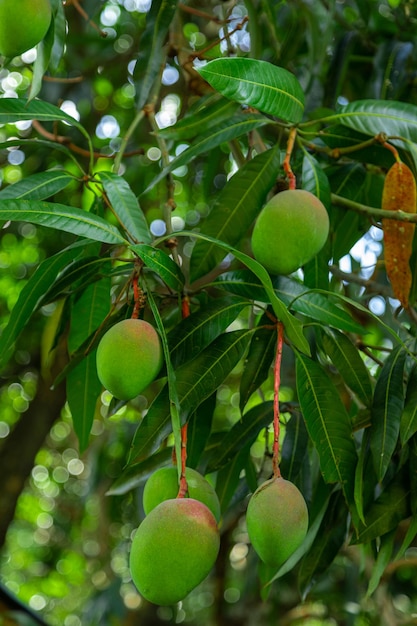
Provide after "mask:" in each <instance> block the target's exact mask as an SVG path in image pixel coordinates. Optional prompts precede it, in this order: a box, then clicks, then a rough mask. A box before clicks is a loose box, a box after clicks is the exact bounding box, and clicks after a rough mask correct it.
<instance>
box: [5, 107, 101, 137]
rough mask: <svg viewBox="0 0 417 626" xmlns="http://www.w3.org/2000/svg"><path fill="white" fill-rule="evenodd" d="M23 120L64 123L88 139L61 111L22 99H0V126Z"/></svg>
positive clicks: (73, 120)
mask: <svg viewBox="0 0 417 626" xmlns="http://www.w3.org/2000/svg"><path fill="white" fill-rule="evenodd" d="M25 120H39V121H40V122H66V123H67V124H69V125H70V126H75V127H76V128H78V130H79V131H80V132H81V133H82V134H83V135H84V136H85V137H89V135H88V133H87V131H86V130H85V129H84V127H83V126H82V125H81V124H80V123H79V122H77V120H76V119H75V118H74V117H71V115H68V114H67V113H64V111H62V110H61V109H59V108H58V107H56V106H54V105H53V104H49V102H43V101H42V100H31V101H30V102H28V101H27V100H25V99H24V98H1V102H0V124H14V123H16V122H22V121H25Z"/></svg>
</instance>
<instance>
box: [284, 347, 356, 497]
mask: <svg viewBox="0 0 417 626" xmlns="http://www.w3.org/2000/svg"><path fill="white" fill-rule="evenodd" d="M296 377H297V394H298V398H299V402H300V406H301V410H302V413H303V417H304V420H305V422H306V426H307V430H308V433H309V435H310V439H311V440H312V441H313V443H314V445H315V447H316V450H317V453H318V456H319V460H320V469H321V473H322V475H323V478H324V480H325V481H326V482H328V483H336V482H337V483H340V485H341V487H342V489H343V491H344V493H345V496H346V500H347V502H348V504H349V503H350V502H351V497H352V495H353V480H354V472H355V466H356V462H357V455H356V451H355V444H354V442H353V437H352V427H351V423H350V420H349V416H348V414H347V411H346V409H345V407H344V405H343V403H342V401H341V399H340V396H339V394H338V393H337V390H336V388H335V387H334V385H333V383H332V381H331V379H330V378H329V376H328V375H327V374H326V372H325V371H324V370H323V369H322V367H321V366H320V365H319V364H318V363H317V362H315V361H312V360H311V359H309V358H308V357H305V356H304V355H300V354H299V355H297V363H296Z"/></svg>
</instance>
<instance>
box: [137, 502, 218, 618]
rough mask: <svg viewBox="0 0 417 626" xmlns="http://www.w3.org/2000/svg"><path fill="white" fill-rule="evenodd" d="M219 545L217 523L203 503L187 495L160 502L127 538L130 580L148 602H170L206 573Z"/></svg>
mask: <svg viewBox="0 0 417 626" xmlns="http://www.w3.org/2000/svg"><path fill="white" fill-rule="evenodd" d="M219 547H220V535H219V531H218V528H217V523H216V520H215V518H214V515H213V514H212V513H211V511H210V510H209V509H208V508H207V507H206V506H205V504H203V503H202V502H199V501H198V500H194V499H193V498H176V499H171V500H165V501H164V502H161V504H159V505H158V506H157V507H155V508H154V509H153V510H152V511H151V512H150V513H149V515H147V516H146V517H145V519H144V520H143V522H142V523H141V524H140V526H139V528H138V529H137V531H136V534H135V536H134V537H133V542H132V547H131V551H130V558H129V566H130V573H131V576H132V580H133V582H134V584H135V586H136V588H137V590H138V591H139V593H140V594H141V595H142V596H143V597H144V598H145V599H146V600H148V601H149V602H152V603H153V604H159V605H161V606H170V605H173V604H176V603H177V602H180V601H181V600H183V599H184V598H185V597H186V596H187V595H188V594H189V593H190V591H192V590H193V589H194V588H195V587H197V585H199V584H200V583H201V582H202V581H203V580H204V579H205V578H206V576H207V575H208V574H209V573H210V570H211V569H212V567H213V565H214V563H215V562H216V559H217V555H218V552H219Z"/></svg>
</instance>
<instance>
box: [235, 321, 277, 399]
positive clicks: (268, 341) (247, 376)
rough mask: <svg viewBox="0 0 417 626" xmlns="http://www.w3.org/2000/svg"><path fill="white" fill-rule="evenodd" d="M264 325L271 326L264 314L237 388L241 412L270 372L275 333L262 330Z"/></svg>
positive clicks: (270, 329) (275, 339)
mask: <svg viewBox="0 0 417 626" xmlns="http://www.w3.org/2000/svg"><path fill="white" fill-rule="evenodd" d="M265 324H269V326H270V325H271V319H270V318H269V317H268V316H267V315H266V314H265V315H264V316H262V318H261V320H260V322H259V324H258V329H257V330H256V332H255V334H254V335H253V337H252V340H251V343H250V346H249V351H248V354H247V357H246V359H245V366H244V369H243V372H242V376H241V379H240V387H239V396H240V397H239V407H240V410H241V411H243V409H244V408H245V405H246V403H247V401H248V400H249V398H250V397H251V395H252V394H253V393H254V392H255V391H256V390H257V389H259V387H260V386H261V385H262V383H263V382H264V381H265V380H266V379H267V378H268V376H269V374H270V371H271V363H272V361H273V360H274V356H275V351H276V343H277V333H276V330H275V329H272V328H262V326H263V325H265Z"/></svg>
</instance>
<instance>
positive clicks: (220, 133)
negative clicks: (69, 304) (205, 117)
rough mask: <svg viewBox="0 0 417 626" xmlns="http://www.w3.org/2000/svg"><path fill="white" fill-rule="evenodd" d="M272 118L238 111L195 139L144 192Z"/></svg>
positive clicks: (263, 124)
mask: <svg viewBox="0 0 417 626" xmlns="http://www.w3.org/2000/svg"><path fill="white" fill-rule="evenodd" d="M270 123H271V120H268V119H267V118H266V117H264V116H263V115H258V114H256V113H237V114H236V115H233V116H232V117H230V118H229V119H228V120H226V121H223V122H221V123H220V124H218V125H216V126H215V127H214V128H213V127H212V128H210V130H209V131H208V132H207V133H205V134H202V135H199V136H198V138H196V139H195V141H193V142H192V144H191V145H190V147H189V148H187V149H186V150H184V151H183V152H181V153H180V154H179V155H178V156H176V157H175V158H174V159H172V161H171V162H170V163H169V165H167V166H166V167H164V169H163V170H162V171H161V172H160V173H159V174H158V176H156V178H154V179H153V181H152V182H151V183H150V185H149V186H148V187H147V189H145V191H144V193H147V192H148V191H149V190H150V189H152V187H154V186H155V185H156V184H157V183H158V182H159V181H160V180H162V179H163V178H165V176H167V174H169V173H170V172H172V171H174V170H176V169H177V168H179V167H182V166H183V165H188V164H189V163H191V161H192V160H193V159H194V158H195V157H196V156H198V155H200V154H202V153H203V152H209V151H210V150H213V149H214V148H216V147H217V146H220V145H221V144H223V143H226V142H227V141H231V140H232V139H236V138H237V137H240V136H242V135H245V134H247V133H249V132H250V131H251V130H254V129H255V128H260V127H261V126H265V124H270Z"/></svg>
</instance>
